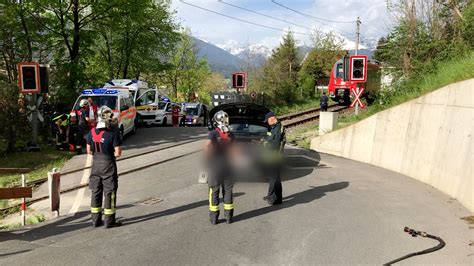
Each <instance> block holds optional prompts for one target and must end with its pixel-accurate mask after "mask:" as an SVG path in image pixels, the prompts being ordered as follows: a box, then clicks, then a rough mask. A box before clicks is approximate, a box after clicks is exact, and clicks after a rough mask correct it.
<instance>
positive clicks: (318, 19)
mask: <svg viewBox="0 0 474 266" xmlns="http://www.w3.org/2000/svg"><path fill="white" fill-rule="evenodd" d="M271 1H272V3H274V4H275V5H278V6H281V7H283V8H285V9H288V10H290V11H292V12H295V13H297V14H300V15H302V16H305V17H307V18H310V19H313V20H315V21H317V22H318V23H321V24H323V25H326V26H328V27H331V28H333V29H335V30H336V31H338V32H340V33H344V34H353V33H350V32H347V31H344V30H341V29H338V28H336V27H334V26H332V25H330V24H327V23H325V22H323V21H328V22H334V23H356V21H335V20H329V19H323V18H318V17H315V16H312V15H309V14H306V13H303V12H300V11H298V10H296V9H293V8H291V7H289V6H286V5H283V4H281V3H278V2H276V1H274V0H271Z"/></svg>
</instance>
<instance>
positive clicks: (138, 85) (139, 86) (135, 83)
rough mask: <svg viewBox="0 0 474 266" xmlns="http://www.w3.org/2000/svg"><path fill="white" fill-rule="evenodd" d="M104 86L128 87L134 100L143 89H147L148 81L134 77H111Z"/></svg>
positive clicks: (114, 87)
mask: <svg viewBox="0 0 474 266" xmlns="http://www.w3.org/2000/svg"><path fill="white" fill-rule="evenodd" d="M104 88H113V89H128V90H130V91H131V92H132V93H133V99H134V101H135V100H136V99H137V98H138V97H139V96H140V95H142V94H143V93H144V92H145V91H147V90H149V89H150V88H149V87H148V83H147V82H145V81H141V80H136V79H113V80H109V81H107V82H106V83H105V84H104Z"/></svg>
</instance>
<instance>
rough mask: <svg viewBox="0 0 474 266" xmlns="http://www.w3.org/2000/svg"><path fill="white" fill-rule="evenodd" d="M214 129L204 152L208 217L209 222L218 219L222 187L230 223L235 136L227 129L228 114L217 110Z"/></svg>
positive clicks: (232, 213) (232, 198)
mask: <svg viewBox="0 0 474 266" xmlns="http://www.w3.org/2000/svg"><path fill="white" fill-rule="evenodd" d="M213 122H214V126H215V129H214V130H212V131H211V132H209V138H208V140H207V141H206V143H205V147H204V152H205V153H206V157H207V158H208V163H209V165H208V166H209V172H210V176H209V179H208V185H209V217H210V221H211V224H217V222H218V219H219V195H220V193H219V191H220V190H221V189H222V197H223V198H224V216H225V219H226V222H227V223H228V224H229V223H232V217H233V216H234V196H233V192H232V189H233V187H234V180H233V176H232V167H231V161H230V160H231V156H232V154H231V152H232V151H231V148H232V143H233V142H234V139H235V136H234V134H233V133H232V132H230V129H229V116H228V115H227V113H226V112H224V111H218V112H217V113H216V114H215V115H214V118H213Z"/></svg>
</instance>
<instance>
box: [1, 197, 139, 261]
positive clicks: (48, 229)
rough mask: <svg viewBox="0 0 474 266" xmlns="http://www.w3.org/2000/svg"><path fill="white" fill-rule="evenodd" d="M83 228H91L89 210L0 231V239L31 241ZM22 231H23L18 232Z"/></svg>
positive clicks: (121, 207) (126, 206) (127, 206)
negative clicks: (38, 223) (20, 227)
mask: <svg viewBox="0 0 474 266" xmlns="http://www.w3.org/2000/svg"><path fill="white" fill-rule="evenodd" d="M131 206H132V205H125V206H120V207H119V209H124V208H129V207H131ZM84 228H91V229H92V222H91V220H90V212H89V211H82V212H77V213H75V214H74V215H71V216H66V217H64V218H61V219H58V220H55V221H54V222H50V223H46V224H44V225H41V226H38V227H34V228H30V229H29V228H26V229H18V230H14V231H9V232H0V240H1V241H6V240H13V239H16V240H22V241H28V242H32V241H37V240H41V239H44V238H48V237H52V236H58V235H62V234H65V233H70V232H73V231H77V230H81V229H84ZM22 231H25V232H24V233H20V232H22ZM0 255H1V254H0Z"/></svg>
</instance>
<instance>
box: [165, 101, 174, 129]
mask: <svg viewBox="0 0 474 266" xmlns="http://www.w3.org/2000/svg"><path fill="white" fill-rule="evenodd" d="M172 107H173V104H172V103H167V104H166V109H165V117H166V123H167V124H168V125H172V124H173V120H172V119H173V117H172V109H171V108H172Z"/></svg>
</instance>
